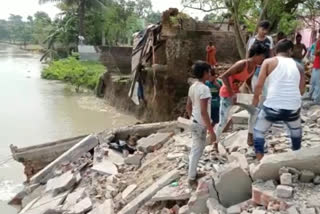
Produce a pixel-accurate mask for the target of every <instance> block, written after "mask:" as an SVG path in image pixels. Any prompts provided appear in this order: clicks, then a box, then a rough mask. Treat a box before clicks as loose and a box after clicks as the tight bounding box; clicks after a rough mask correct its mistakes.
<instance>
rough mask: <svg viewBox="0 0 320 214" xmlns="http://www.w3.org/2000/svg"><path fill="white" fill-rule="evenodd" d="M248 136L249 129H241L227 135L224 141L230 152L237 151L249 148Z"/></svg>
mask: <svg viewBox="0 0 320 214" xmlns="http://www.w3.org/2000/svg"><path fill="white" fill-rule="evenodd" d="M247 138H248V130H241V131H238V132H235V133H233V134H231V135H229V136H227V137H226V139H225V140H224V141H223V142H222V143H223V145H224V146H225V148H226V149H228V151H229V152H235V151H238V150H240V149H246V148H248V144H247Z"/></svg>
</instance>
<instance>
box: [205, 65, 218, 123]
mask: <svg viewBox="0 0 320 214" xmlns="http://www.w3.org/2000/svg"><path fill="white" fill-rule="evenodd" d="M206 85H207V86H208V87H209V88H210V91H211V97H212V98H211V120H212V126H213V127H215V125H216V124H218V123H219V110H220V96H219V93H220V88H221V86H222V82H221V81H220V80H218V79H217V76H216V73H215V69H212V70H211V77H210V79H209V81H207V82H206Z"/></svg>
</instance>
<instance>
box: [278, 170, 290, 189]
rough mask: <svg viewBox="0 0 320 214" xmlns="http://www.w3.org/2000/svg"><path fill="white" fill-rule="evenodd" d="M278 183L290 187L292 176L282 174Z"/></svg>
mask: <svg viewBox="0 0 320 214" xmlns="http://www.w3.org/2000/svg"><path fill="white" fill-rule="evenodd" d="M280 183H281V184H282V185H287V186H291V185H292V175H291V174H290V173H283V174H282V175H281V176H280Z"/></svg>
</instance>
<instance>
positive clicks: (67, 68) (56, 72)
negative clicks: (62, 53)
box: [41, 57, 106, 90]
mask: <svg viewBox="0 0 320 214" xmlns="http://www.w3.org/2000/svg"><path fill="white" fill-rule="evenodd" d="M105 71H106V68H105V67H104V66H103V65H102V64H101V63H99V62H90V61H88V62H81V61H78V60H77V59H76V58H74V57H69V58H66V59H62V60H58V61H54V62H52V63H50V65H49V67H48V68H45V69H44V70H43V71H42V74H41V76H42V78H44V79H49V80H62V81H65V82H68V83H71V84H72V85H74V86H76V88H77V90H78V89H79V88H80V87H86V88H89V89H92V90H93V89H95V87H96V85H97V83H98V80H99V77H100V76H101V74H103V73H104V72H105Z"/></svg>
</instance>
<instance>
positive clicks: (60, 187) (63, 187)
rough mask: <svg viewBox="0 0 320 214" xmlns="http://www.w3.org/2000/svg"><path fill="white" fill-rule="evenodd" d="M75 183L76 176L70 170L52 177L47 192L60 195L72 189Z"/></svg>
mask: <svg viewBox="0 0 320 214" xmlns="http://www.w3.org/2000/svg"><path fill="white" fill-rule="evenodd" d="M75 183H76V176H75V175H74V174H73V173H72V172H71V171H69V172H67V173H65V174H63V175H61V176H59V177H56V178H52V179H50V180H49V181H48V183H47V186H46V192H52V193H53V195H58V194H59V193H62V192H64V191H67V190H69V189H71V188H72V187H73V185H75Z"/></svg>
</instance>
